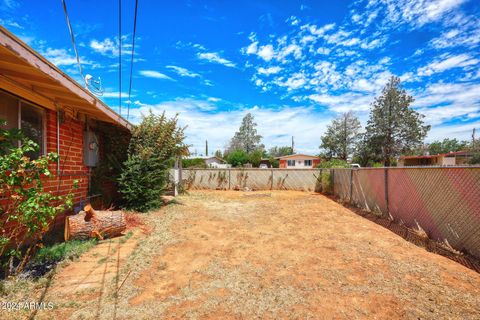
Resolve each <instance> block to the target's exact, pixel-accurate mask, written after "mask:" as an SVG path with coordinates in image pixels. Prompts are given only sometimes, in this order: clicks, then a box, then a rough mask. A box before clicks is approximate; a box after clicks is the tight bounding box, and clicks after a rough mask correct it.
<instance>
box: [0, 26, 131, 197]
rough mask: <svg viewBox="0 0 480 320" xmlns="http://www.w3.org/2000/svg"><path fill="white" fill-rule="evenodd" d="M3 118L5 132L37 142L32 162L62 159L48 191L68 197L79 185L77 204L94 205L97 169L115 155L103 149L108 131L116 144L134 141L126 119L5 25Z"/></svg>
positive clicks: (0, 63) (0, 54)
mask: <svg viewBox="0 0 480 320" xmlns="http://www.w3.org/2000/svg"><path fill="white" fill-rule="evenodd" d="M0 119H3V120H6V121H7V124H6V127H4V129H11V128H19V129H22V130H23V131H24V132H25V133H26V135H27V136H28V137H29V138H30V139H32V140H34V141H35V142H36V143H38V145H39V146H40V150H39V151H38V152H37V153H35V154H32V155H30V156H31V158H35V157H38V156H40V155H45V154H47V153H48V152H56V153H57V154H59V156H60V157H59V160H58V162H57V163H55V164H52V166H51V168H50V169H51V171H52V173H53V174H54V178H53V179H47V180H46V181H45V183H44V186H45V190H46V191H49V192H53V193H55V194H58V195H62V194H66V193H68V192H70V191H71V190H72V184H73V181H74V180H79V187H78V189H76V190H74V200H75V203H77V204H78V203H80V202H84V201H89V200H90V198H91V197H92V194H91V193H92V190H91V183H92V181H91V179H92V172H93V169H94V168H95V167H96V166H97V165H98V164H99V162H101V161H102V158H103V156H104V155H105V154H106V153H107V152H108V153H112V151H111V148H110V146H105V145H104V141H106V140H105V139H104V138H103V137H104V135H105V132H108V134H109V135H111V136H113V137H115V140H119V139H121V137H127V139H129V138H130V128H131V124H130V123H129V122H128V121H127V120H125V119H124V118H122V117H121V116H120V115H118V114H117V113H116V112H115V111H113V110H112V109H111V108H109V107H108V106H107V105H106V104H105V103H103V102H102V101H101V100H99V99H98V98H97V97H96V96H95V95H93V94H92V93H90V92H89V90H88V89H86V88H84V87H82V86H81V85H80V84H78V83H77V82H76V81H75V80H73V79H72V78H70V77H69V76H68V75H66V74H65V73H63V72H62V71H61V70H60V69H59V68H57V67H56V66H55V65H53V64H52V63H51V62H49V61H48V60H47V59H45V58H44V57H43V56H41V55H40V54H39V53H37V52H36V51H34V50H33V49H32V48H30V47H29V46H28V45H27V44H25V43H24V42H22V41H21V40H20V39H18V38H17V37H16V36H14V35H13V34H12V33H10V32H9V31H8V30H6V29H5V28H3V27H1V26H0ZM102 132H103V134H102ZM111 140H113V138H109V141H111ZM127 141H128V140H127ZM107 174H108V172H107ZM107 180H108V179H107ZM100 184H101V186H100V187H98V188H97V189H102V188H103V189H104V190H105V191H107V190H108V191H111V192H114V191H112V190H110V189H114V186H112V185H107V184H103V180H102V182H101V183H100ZM96 192H97V191H96ZM0 197H1V196H0ZM0 200H1V199H0Z"/></svg>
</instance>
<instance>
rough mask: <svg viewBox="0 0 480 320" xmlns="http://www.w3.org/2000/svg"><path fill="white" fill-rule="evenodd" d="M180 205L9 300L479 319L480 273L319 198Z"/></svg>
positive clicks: (62, 305) (97, 313)
mask: <svg viewBox="0 0 480 320" xmlns="http://www.w3.org/2000/svg"><path fill="white" fill-rule="evenodd" d="M178 200H179V202H180V204H172V205H169V206H167V207H165V208H163V209H162V210H159V211H158V212H154V213H151V214H148V215H145V218H144V219H145V223H146V225H147V227H148V230H147V229H145V228H144V231H143V232H142V231H140V230H137V231H135V232H134V235H133V236H132V237H131V238H129V239H123V240H122V239H112V240H109V241H104V242H103V243H101V244H100V245H98V246H96V247H95V248H93V249H92V250H90V251H89V252H87V253H86V254H84V255H83V256H82V257H81V259H80V260H79V261H77V262H74V263H71V264H70V265H69V266H66V267H62V268H60V270H59V271H58V273H57V274H56V275H54V277H53V279H51V281H47V282H46V283H42V284H38V285H37V286H36V287H35V288H34V289H32V290H31V291H30V289H27V288H28V286H26V287H25V288H24V289H19V290H18V291H17V292H16V293H15V294H16V296H15V297H16V298H17V299H21V297H22V295H26V296H23V299H26V297H28V296H29V295H30V297H32V296H31V294H32V292H34V294H35V296H36V299H39V298H43V300H42V301H44V302H53V303H54V305H55V307H54V309H53V310H43V311H39V312H38V313H36V314H35V316H36V318H38V319H67V318H71V319H92V318H97V319H163V318H166V319H172V318H186V319H252V318H253V319H255V318H257V319H260V318H261V319H265V318H270V319H278V318H284V319H297V318H299V319H333V318H335V319H387V318H388V319H418V318H421V319H445V318H448V319H478V318H479V317H480V274H478V273H475V272H474V271H472V270H470V269H467V268H465V267H463V266H462V265H460V264H457V263H455V262H453V261H451V260H449V259H447V258H444V257H442V256H439V255H435V254H433V253H429V252H427V251H425V250H424V249H422V248H419V247H417V246H415V245H413V244H411V243H409V242H407V241H405V240H404V239H402V238H401V237H399V236H397V235H395V234H394V233H392V232H390V231H388V230H386V229H384V228H382V227H380V226H378V225H376V224H375V223H373V222H371V221H369V220H367V219H364V218H362V217H360V216H358V215H357V214H355V213H353V212H352V211H350V210H348V209H346V208H344V207H342V206H341V205H340V204H338V203H336V202H334V201H332V200H330V199H328V198H326V197H324V196H322V195H319V194H310V193H303V192H294V191H274V192H236V191H201V192H200V191H197V192H192V193H190V195H187V196H182V197H179V198H178ZM22 290H23V291H22ZM27 291H29V292H27ZM15 297H13V298H15ZM13 298H12V297H11V298H9V299H10V300H11V299H13ZM2 312H4V311H3V310H2ZM23 314H24V315H25V316H28V315H29V313H22V315H23ZM4 315H6V316H7V317H6V318H9V317H11V318H12V319H15V318H17V316H19V315H20V314H19V313H14V312H9V313H8V314H4ZM2 318H4V317H3V316H2Z"/></svg>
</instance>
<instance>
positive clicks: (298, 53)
mask: <svg viewBox="0 0 480 320" xmlns="http://www.w3.org/2000/svg"><path fill="white" fill-rule="evenodd" d="M290 54H293V57H294V58H295V59H297V60H298V59H300V58H302V48H301V47H300V46H298V45H296V44H289V45H288V46H286V47H285V48H283V49H282V50H280V51H279V52H278V56H277V59H278V60H284V59H285V58H286V57H288V56H289V55H290ZM267 61H268V60H267Z"/></svg>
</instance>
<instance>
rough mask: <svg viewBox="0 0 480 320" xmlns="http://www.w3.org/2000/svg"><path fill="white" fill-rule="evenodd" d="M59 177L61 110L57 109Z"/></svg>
mask: <svg viewBox="0 0 480 320" xmlns="http://www.w3.org/2000/svg"><path fill="white" fill-rule="evenodd" d="M57 155H58V157H57V176H60V109H57Z"/></svg>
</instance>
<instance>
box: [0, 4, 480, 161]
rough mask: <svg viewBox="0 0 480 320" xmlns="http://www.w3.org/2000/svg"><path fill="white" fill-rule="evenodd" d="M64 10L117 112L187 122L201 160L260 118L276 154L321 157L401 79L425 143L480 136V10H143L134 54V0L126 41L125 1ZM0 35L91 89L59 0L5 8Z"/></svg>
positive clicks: (88, 67) (83, 56)
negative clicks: (331, 131) (351, 115)
mask: <svg viewBox="0 0 480 320" xmlns="http://www.w3.org/2000/svg"><path fill="white" fill-rule="evenodd" d="M67 3H68V15H69V19H70V22H71V24H72V29H73V32H74V36H75V40H76V44H77V48H78V53H79V58H80V62H81V65H82V69H83V72H84V75H86V74H90V75H92V76H93V78H94V79H97V78H98V77H100V78H101V81H102V85H103V87H104V90H105V92H104V95H103V96H102V97H101V99H103V100H104V101H105V102H106V103H107V104H108V105H110V106H111V107H112V108H114V110H116V111H119V106H120V104H119V96H120V93H121V99H122V106H123V107H122V115H123V116H125V117H126V115H127V109H128V108H127V106H128V105H129V102H130V103H131V104H130V112H129V113H130V114H129V120H130V121H132V122H133V123H137V122H138V121H140V119H141V114H142V113H146V112H148V110H149V109H151V110H152V111H153V112H156V113H160V112H162V111H163V110H165V111H166V112H167V114H168V115H170V116H173V115H175V114H176V113H180V116H179V117H180V123H181V124H182V125H188V128H187V130H186V133H187V135H188V139H187V143H189V144H191V145H192V148H191V151H195V150H197V151H198V152H199V153H202V152H203V150H204V143H205V140H208V142H209V146H210V150H211V152H212V153H213V152H214V151H215V150H217V149H223V148H224V146H225V145H226V144H227V143H228V141H229V139H230V138H231V137H232V136H233V135H234V132H235V131H236V130H237V129H238V127H239V125H240V122H241V119H242V117H243V116H244V115H245V114H246V113H247V112H251V113H252V114H253V115H254V116H255V120H256V122H257V123H258V131H259V133H260V134H261V135H262V136H263V137H264V138H263V143H264V144H265V145H266V147H267V148H269V147H272V146H274V145H279V146H283V145H289V144H290V141H291V136H295V144H296V149H297V150H296V151H298V152H306V153H312V154H317V153H318V152H319V149H318V146H319V145H320V136H321V135H322V133H323V132H324V130H325V127H326V125H327V124H328V123H329V122H330V121H331V119H332V118H333V117H336V116H338V115H339V113H342V112H346V111H349V110H353V111H354V112H355V113H356V114H357V115H358V116H359V117H360V119H361V121H362V124H363V125H365V122H366V120H367V119H368V112H369V108H370V104H371V102H372V101H373V99H374V97H375V96H378V95H379V93H380V91H381V89H382V87H383V86H384V85H385V83H386V81H387V79H388V78H389V77H390V76H392V75H396V76H399V77H400V78H401V80H402V83H403V85H404V87H405V88H406V89H407V91H408V92H409V93H410V94H411V95H413V96H414V97H415V102H414V103H413V107H414V108H415V109H416V110H417V111H419V112H421V113H423V114H425V116H426V118H425V120H426V122H427V123H428V124H431V125H432V130H431V132H430V133H429V136H428V139H427V141H431V140H434V139H443V138H445V137H449V138H459V139H469V138H470V135H471V131H472V129H473V128H475V127H476V128H480V48H479V47H480V2H479V1H474V0H470V1H468V0H430V1H427V0H417V1H407V0H398V1H386V0H370V1H352V2H350V3H348V2H347V1H242V2H241V3H238V2H237V3H235V2H230V1H147V0H139V1H138V15H137V26H136V37H135V50H134V52H133V50H132V49H133V48H132V40H133V39H132V37H133V30H134V12H135V5H136V0H121V4H122V16H121V17H122V19H121V30H122V32H123V33H122V36H121V39H119V36H118V34H119V27H120V26H119V1H90V0H88V1H87V0H86V1H67ZM0 24H2V25H3V26H5V27H6V28H7V29H9V30H10V31H12V32H13V33H14V34H16V35H17V36H19V37H20V38H21V39H22V40H24V41H25V42H27V43H28V44H29V45H30V46H32V47H33V48H34V49H35V50H37V51H38V52H39V53H41V54H42V55H44V56H45V57H46V58H47V59H49V60H50V61H51V62H53V63H54V64H55V65H57V66H58V67H59V68H61V69H62V70H63V71H65V72H66V73H68V74H69V75H70V76H72V77H73V78H74V79H76V80H77V81H78V82H79V83H81V84H82V85H83V83H84V80H82V79H81V77H80V74H79V70H78V66H77V61H76V57H75V52H74V49H73V46H72V42H71V38H70V34H69V31H68V28H67V24H66V21H65V16H64V12H63V8H62V4H61V2H60V1H16V0H0ZM120 40H121V41H120ZM120 43H121V46H119V44H120ZM120 50H121V51H122V58H121V60H119V57H118V56H119V51H120ZM132 56H133V71H132V86H131V94H130V96H131V97H130V101H129V99H128V97H129V92H128V89H129V86H130V77H129V76H130V68H131V66H132V65H131V61H132ZM120 64H121V70H122V78H121V81H122V85H121V88H122V89H123V90H125V91H120V90H119V88H120V86H119V72H118V71H119V65H120ZM477 131H478V130H477Z"/></svg>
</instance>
